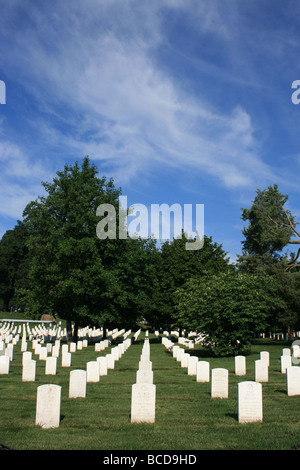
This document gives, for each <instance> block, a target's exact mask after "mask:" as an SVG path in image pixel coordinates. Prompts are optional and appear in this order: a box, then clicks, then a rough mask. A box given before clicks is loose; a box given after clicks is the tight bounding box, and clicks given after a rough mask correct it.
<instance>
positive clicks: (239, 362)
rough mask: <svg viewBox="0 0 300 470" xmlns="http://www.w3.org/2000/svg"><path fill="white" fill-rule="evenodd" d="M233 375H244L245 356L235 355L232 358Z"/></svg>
mask: <svg viewBox="0 0 300 470" xmlns="http://www.w3.org/2000/svg"><path fill="white" fill-rule="evenodd" d="M234 366H235V375H246V358H245V356H235V358H234Z"/></svg>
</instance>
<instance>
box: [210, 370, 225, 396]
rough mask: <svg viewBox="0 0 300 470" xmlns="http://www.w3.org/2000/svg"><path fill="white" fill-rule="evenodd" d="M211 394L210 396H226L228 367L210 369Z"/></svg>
mask: <svg viewBox="0 0 300 470" xmlns="http://www.w3.org/2000/svg"><path fill="white" fill-rule="evenodd" d="M211 396H212V398H228V369H222V368H215V369H212V371H211Z"/></svg>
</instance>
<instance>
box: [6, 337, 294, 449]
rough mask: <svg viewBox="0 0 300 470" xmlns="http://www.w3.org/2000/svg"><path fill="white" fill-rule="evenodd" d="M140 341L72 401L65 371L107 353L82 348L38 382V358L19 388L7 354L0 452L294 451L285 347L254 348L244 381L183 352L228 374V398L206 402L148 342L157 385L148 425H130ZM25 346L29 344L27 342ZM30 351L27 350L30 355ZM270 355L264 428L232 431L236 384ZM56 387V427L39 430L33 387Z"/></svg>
mask: <svg viewBox="0 0 300 470" xmlns="http://www.w3.org/2000/svg"><path fill="white" fill-rule="evenodd" d="M144 338H145V334H144V333H141V334H140V336H139V338H138V341H137V342H135V343H133V344H132V345H131V346H130V347H129V348H128V350H127V351H126V352H125V353H124V355H123V356H122V357H121V358H120V360H119V361H116V362H115V369H114V370H108V375H107V376H104V377H101V378H100V382H99V383H88V384H87V396H86V398H77V399H71V398H68V394H69V375H70V370H74V369H85V368H86V363H87V362H88V361H90V360H95V359H96V358H97V357H98V356H100V355H106V354H108V353H109V352H110V348H106V349H105V350H104V351H101V352H95V350H94V346H93V345H89V346H88V347H87V348H84V349H83V350H82V351H77V352H76V353H72V365H71V368H62V367H61V357H60V358H58V365H57V374H56V375H55V376H46V375H45V362H44V361H40V360H39V359H38V357H37V356H34V355H33V359H36V360H37V372H36V381H35V382H30V383H29V382H22V353H21V351H20V346H21V342H19V343H18V344H17V345H16V346H15V347H14V357H13V361H12V362H11V364H10V372H9V374H8V375H1V376H0V444H2V445H4V446H7V447H9V448H11V449H15V450H124V451H125V450H162V451H163V450H180V451H182V450H285V449H286V450H287V449H291V448H293V447H297V446H299V444H300V396H297V397H288V396H287V393H286V376H285V374H282V373H281V372H280V356H281V352H282V348H283V347H287V346H289V344H288V343H286V342H278V341H277V342H275V341H274V342H272V341H267V340H265V341H258V342H257V344H256V345H254V346H253V347H252V349H251V353H250V354H249V355H247V357H246V363H247V375H246V376H243V377H238V376H236V375H235V373H234V358H233V357H228V358H211V357H207V355H206V354H205V352H204V351H202V350H201V348H200V347H196V349H194V350H188V351H187V352H189V353H190V354H193V355H197V356H198V357H199V360H208V361H209V363H210V368H211V369H212V368H214V367H224V368H227V369H228V370H229V398H228V399H217V398H211V394H210V383H197V382H196V378H195V377H194V376H188V375H187V369H186V368H181V366H180V363H178V362H177V361H176V360H175V359H174V358H173V357H172V353H170V352H169V351H168V350H167V349H166V348H165V347H164V345H163V344H161V343H160V342H159V341H158V340H157V338H156V337H155V336H154V335H153V334H150V335H149V338H150V359H151V361H152V368H153V373H154V384H155V385H156V419H155V424H145V423H143V424H136V423H135V424H131V422H130V411H131V387H132V384H133V383H135V379H136V371H137V369H138V363H139V359H140V355H141V352H142V345H143V342H144ZM28 345H29V346H30V345H31V343H30V342H28ZM29 350H30V349H29ZM262 350H266V351H269V352H270V366H269V382H267V383H263V384H262V390H263V422H262V423H248V424H240V423H238V416H237V384H238V382H241V381H244V380H254V361H255V360H256V359H259V352H260V351H262ZM46 383H53V384H58V385H60V386H61V387H62V391H61V419H60V426H59V427H58V428H55V429H42V428H41V427H39V426H36V425H35V412H36V394H37V387H38V386H39V385H43V384H46Z"/></svg>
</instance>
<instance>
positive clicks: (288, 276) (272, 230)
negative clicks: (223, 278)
mask: <svg viewBox="0 0 300 470" xmlns="http://www.w3.org/2000/svg"><path fill="white" fill-rule="evenodd" d="M287 201H288V196H287V195H284V194H282V193H281V192H280V191H279V189H278V186H277V185H276V184H275V185H274V186H269V187H268V188H267V189H265V190H263V191H261V190H259V189H257V191H256V197H255V199H254V201H252V205H251V207H250V208H249V209H242V217H241V218H242V220H243V221H245V222H247V223H248V225H247V226H246V227H245V228H244V229H243V235H244V237H245V239H244V241H243V242H242V245H243V250H242V255H241V256H238V263H237V266H238V269H239V271H240V272H244V273H253V274H268V275H270V276H275V277H276V278H277V280H278V292H277V294H276V295H277V296H280V297H281V298H282V299H283V300H284V302H285V307H284V309H283V310H282V309H280V308H279V309H278V310H277V312H276V314H274V317H273V320H272V321H271V322H270V327H272V328H275V329H284V330H286V331H290V330H291V329H293V328H297V327H298V325H299V319H300V311H299V303H298V300H297V297H298V292H299V277H298V276H296V275H295V271H296V270H297V267H299V264H297V258H298V256H299V253H300V248H299V249H298V253H297V254H295V253H291V254H290V255H288V252H287V250H286V249H287V248H288V246H297V245H299V244H300V233H299V232H298V231H297V229H296V222H295V216H294V215H293V214H292V213H291V212H290V211H289V210H288V209H286V207H285V206H286V204H287ZM295 236H296V239H295ZM284 250H285V252H284Z"/></svg>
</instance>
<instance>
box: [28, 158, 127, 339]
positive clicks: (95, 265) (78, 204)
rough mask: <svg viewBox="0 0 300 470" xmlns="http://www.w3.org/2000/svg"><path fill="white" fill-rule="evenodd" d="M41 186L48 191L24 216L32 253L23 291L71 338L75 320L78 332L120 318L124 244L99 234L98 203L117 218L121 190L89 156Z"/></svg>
mask: <svg viewBox="0 0 300 470" xmlns="http://www.w3.org/2000/svg"><path fill="white" fill-rule="evenodd" d="M42 184H43V186H44V188H45V190H46V193H47V194H46V195H45V196H41V197H39V198H38V199H37V200H36V201H32V202H31V203H30V204H28V205H27V207H26V208H25V210H24V214H23V216H24V224H25V225H26V228H27V230H28V233H29V235H28V250H29V255H30V268H29V271H28V282H29V288H28V289H26V290H24V291H23V294H24V299H25V301H26V307H27V310H28V312H29V313H30V314H31V315H32V314H41V313H43V312H45V311H52V312H56V313H58V314H59V316H60V317H61V318H63V319H66V320H67V329H68V340H70V339H71V336H70V334H71V321H74V322H75V335H76V329H77V328H78V325H79V324H85V323H90V322H93V323H94V324H95V323H97V324H100V325H106V324H108V323H109V322H118V321H121V318H120V316H119V311H118V309H117V308H116V301H115V300H116V298H117V297H118V296H120V294H122V286H120V284H119V283H118V278H117V276H116V264H117V260H118V256H119V254H120V250H121V247H120V245H119V244H118V238H117V239H115V240H113V239H110V238H106V239H99V237H97V235H96V227H97V223H98V222H99V220H100V219H99V217H98V216H97V214H96V213H97V208H98V206H99V205H101V204H110V205H112V206H113V207H114V208H115V211H116V215H117V217H118V197H119V195H120V192H121V190H120V189H117V188H115V185H114V182H113V180H112V179H109V180H107V179H106V177H98V171H97V168H96V166H95V165H94V164H91V163H90V160H89V158H88V157H86V158H84V160H83V162H82V164H81V165H79V164H78V163H77V162H76V163H75V164H74V165H73V166H71V165H65V167H64V170H63V171H59V172H57V176H56V177H55V178H54V179H53V182H50V183H49V182H44V183H42ZM103 215H104V214H103ZM122 241H123V242H124V241H125V240H122Z"/></svg>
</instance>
